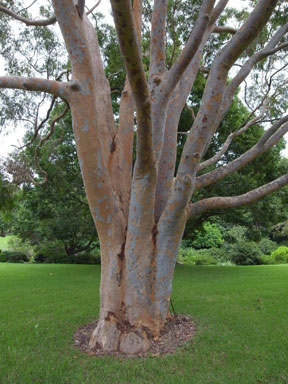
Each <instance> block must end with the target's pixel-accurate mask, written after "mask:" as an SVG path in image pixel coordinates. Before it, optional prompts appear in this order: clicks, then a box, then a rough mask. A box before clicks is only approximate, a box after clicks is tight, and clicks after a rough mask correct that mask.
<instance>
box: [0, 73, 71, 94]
mask: <svg viewBox="0 0 288 384" xmlns="http://www.w3.org/2000/svg"><path fill="white" fill-rule="evenodd" d="M0 88H10V89H22V90H24V91H36V92H47V93H51V94H52V95H56V96H59V97H61V98H62V99H68V95H69V91H68V86H67V84H66V83H61V82H60V81H56V80H47V79H40V78H36V77H28V78H25V77H21V76H0Z"/></svg>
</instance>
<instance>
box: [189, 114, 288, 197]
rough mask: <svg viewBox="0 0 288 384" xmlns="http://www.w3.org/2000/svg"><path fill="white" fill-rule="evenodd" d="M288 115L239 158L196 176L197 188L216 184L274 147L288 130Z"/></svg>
mask: <svg viewBox="0 0 288 384" xmlns="http://www.w3.org/2000/svg"><path fill="white" fill-rule="evenodd" d="M287 121H288V115H287V116H285V117H283V118H281V119H279V120H278V121H277V122H276V123H275V124H274V125H272V126H271V127H270V128H269V129H268V130H267V131H266V132H264V134H263V136H262V137H261V138H260V140H259V141H258V142H257V143H256V144H255V145H254V146H253V147H252V148H250V149H249V150H248V151H247V152H245V153H244V154H243V155H241V156H239V157H238V158H237V159H235V160H233V161H231V163H228V164H226V165H223V166H222V167H220V168H217V169H215V170H214V171H211V172H208V173H205V174H204V175H201V176H198V177H197V178H196V185H195V189H196V190H199V189H201V188H204V187H207V186H208V185H211V184H215V183H216V182H217V181H219V180H222V179H223V178H224V177H226V176H228V175H230V174H231V173H232V172H235V171H238V170H239V169H241V168H242V167H244V166H245V165H246V164H248V163H249V162H251V161H252V160H254V159H255V158H256V157H257V156H259V155H261V154H262V153H264V152H266V151H267V150H268V149H270V148H271V147H273V146H274V145H275V144H277V143H278V141H279V140H280V139H281V138H282V137H283V136H284V135H285V133H287V132H288V124H287Z"/></svg>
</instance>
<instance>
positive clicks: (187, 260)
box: [178, 248, 217, 265]
mask: <svg viewBox="0 0 288 384" xmlns="http://www.w3.org/2000/svg"><path fill="white" fill-rule="evenodd" d="M209 251H210V249H209V250H208V249H205V250H204V249H202V250H196V249H193V248H180V250H179V253H178V261H179V262H180V263H183V264H187V265H216V264H217V260H216V259H214V258H213V257H212V256H211V255H210V254H209Z"/></svg>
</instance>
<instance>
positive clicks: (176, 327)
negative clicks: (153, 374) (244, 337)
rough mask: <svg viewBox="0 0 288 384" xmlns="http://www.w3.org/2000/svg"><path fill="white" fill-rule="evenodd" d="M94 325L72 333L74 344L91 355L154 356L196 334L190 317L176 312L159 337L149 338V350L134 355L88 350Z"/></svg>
mask: <svg viewBox="0 0 288 384" xmlns="http://www.w3.org/2000/svg"><path fill="white" fill-rule="evenodd" d="M96 325H97V321H95V322H93V323H89V324H87V325H85V326H84V327H81V328H79V329H78V330H77V331H76V332H75V334H74V346H75V347H76V348H79V349H80V350H81V351H82V352H84V353H87V354H88V355H91V356H104V355H110V356H119V357H156V356H160V355H166V354H171V353H174V352H175V351H176V350H177V349H178V348H179V347H181V346H183V345H184V344H185V343H187V342H188V341H189V340H191V339H192V337H193V336H195V334H196V328H195V324H194V323H193V321H192V319H191V317H190V316H187V315H181V314H177V315H175V316H171V317H170V318H169V319H168V320H167V322H166V324H165V327H164V329H163V330H162V331H161V334H160V337H159V339H154V338H153V337H150V338H149V342H150V344H151V347H150V349H149V351H147V352H145V353H138V354H136V355H126V354H123V353H119V352H103V351H102V350H101V348H98V349H93V350H90V349H89V339H90V336H91V334H92V332H93V330H94V329H95V328H96Z"/></svg>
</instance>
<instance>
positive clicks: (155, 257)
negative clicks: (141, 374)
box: [90, 225, 184, 354]
mask: <svg viewBox="0 0 288 384" xmlns="http://www.w3.org/2000/svg"><path fill="white" fill-rule="evenodd" d="M181 227H182V228H184V225H182V226H181ZM176 232H177V231H176ZM182 234H183V230H182V232H181V231H180V233H179V232H178V234H174V236H173V238H171V237H169V235H168V236H163V235H161V234H160V233H158V229H157V227H156V226H155V227H154V228H153V231H152V232H151V235H150V236H149V237H147V238H142V239H141V240H140V241H139V242H138V243H137V244H135V243H134V244H131V243H130V244H129V242H128V241H126V244H124V243H123V244H122V247H121V250H120V252H118V251H119V247H118V251H116V252H115V248H113V247H112V248H105V247H102V249H101V260H102V264H101V286H100V302H101V307H100V315H99V320H98V325H97V327H96V329H95V330H94V332H93V334H92V336H91V339H90V348H94V347H97V346H98V347H101V348H102V349H103V350H104V351H120V352H123V353H132V354H133V353H139V352H146V351H147V350H148V349H149V347H150V342H149V339H150V338H151V337H155V338H157V337H158V336H159V334H160V331H161V329H162V328H163V327H164V324H165V322H166V319H167V316H168V312H169V302H170V295H171V291H172V278H173V272H174V268H175V264H176V256H177V251H178V246H179V243H180V239H181V237H182ZM128 237H129V234H127V238H128ZM158 238H159V242H158ZM106 240H107V239H106ZM100 243H105V241H103V239H102V240H101V239H100ZM106 243H107V241H106ZM112 244H113V239H112ZM116 248H117V247H116ZM113 249H114V250H113ZM164 258H165V260H166V262H165V263H164V262H163V261H164V260H163V259H164ZM167 260H168V261H169V262H167Z"/></svg>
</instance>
